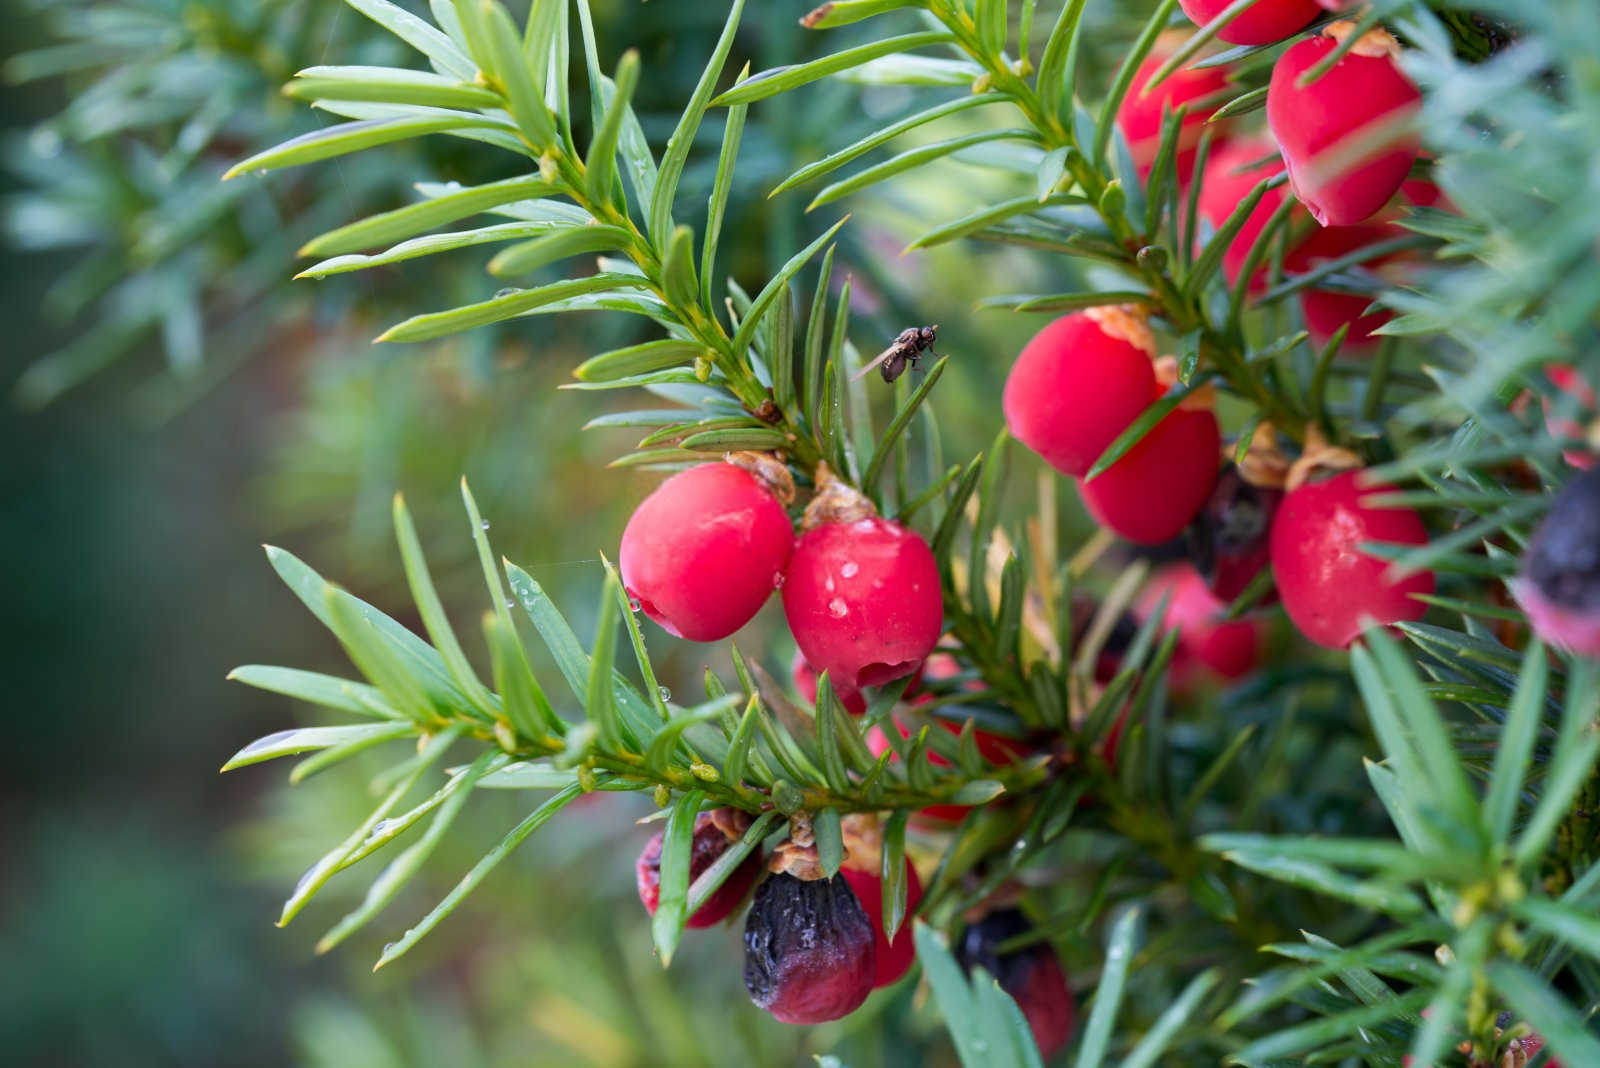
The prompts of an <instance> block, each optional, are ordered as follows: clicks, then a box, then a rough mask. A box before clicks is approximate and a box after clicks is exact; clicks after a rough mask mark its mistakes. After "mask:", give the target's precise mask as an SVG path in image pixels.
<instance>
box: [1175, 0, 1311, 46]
mask: <svg viewBox="0 0 1600 1068" xmlns="http://www.w3.org/2000/svg"><path fill="white" fill-rule="evenodd" d="M1229 3H1230V0H1178V6H1179V7H1181V8H1183V13H1184V14H1185V15H1188V16H1189V18H1190V19H1191V20H1193V22H1194V24H1195V25H1196V26H1204V25H1205V24H1206V23H1208V22H1210V21H1211V20H1212V19H1214V18H1216V17H1217V16H1218V15H1220V14H1222V12H1223V11H1224V10H1226V9H1227V7H1228V4H1229ZM1320 13H1321V12H1320V9H1319V8H1318V6H1317V3H1316V0H1256V2H1255V3H1254V4H1251V5H1250V6H1249V7H1248V8H1246V9H1245V10H1244V13H1243V14H1241V15H1238V16H1236V17H1235V18H1234V20H1233V21H1232V22H1230V23H1228V25H1226V26H1224V27H1223V28H1222V32H1220V33H1218V34H1217V37H1219V38H1220V39H1222V40H1224V41H1227V42H1228V43H1229V44H1241V45H1264V44H1272V43H1274V42H1276V41H1281V40H1283V39H1284V38H1285V37H1288V36H1290V35H1291V34H1294V33H1298V32H1299V31H1301V30H1303V29H1305V28H1306V26H1308V25H1309V24H1310V23H1311V20H1312V19H1314V18H1316V17H1317V15H1318V14H1320Z"/></svg>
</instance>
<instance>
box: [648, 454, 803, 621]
mask: <svg viewBox="0 0 1600 1068" xmlns="http://www.w3.org/2000/svg"><path fill="white" fill-rule="evenodd" d="M793 549H794V528H793V527H792V526H791V525H790V522H789V516H788V515H787V514H786V513H785V512H784V510H783V505H782V504H780V503H779V502H778V498H777V497H776V496H775V495H774V494H773V492H772V491H771V490H770V489H768V487H767V486H766V484H765V483H763V482H762V481H761V480H760V479H758V478H757V477H756V476H755V475H752V474H751V473H750V472H748V471H746V470H744V469H743V468H740V467H735V466H734V465H733V464H730V463H713V464H701V465H700V466H699V467H691V468H690V469H689V470H687V471H680V472H679V473H678V474H676V475H673V476H672V477H671V478H669V479H667V480H666V481H665V482H663V483H662V484H661V485H660V486H658V487H657V488H656V491H655V492H654V493H652V494H650V496H648V497H646V498H645V499H644V501H643V502H642V503H641V504H640V505H639V507H638V508H637V509H635V510H634V513H633V517H632V518H630V519H629V520H628V526H627V528H626V529H625V530H624V531H623V532H622V551H621V553H620V556H619V560H618V566H619V567H620V568H621V570H622V584H623V586H624V588H626V589H627V591H628V596H630V597H632V598H633V599H634V600H636V601H638V602H639V607H640V610H641V611H643V612H644V614H645V615H647V616H649V617H650V618H651V619H653V620H655V621H656V622H657V623H659V624H661V626H662V628H663V629H665V630H666V631H667V632H668V633H669V634H672V635H675V636H677V637H680V638H688V639H689V640H690V641H697V642H711V641H719V640H721V639H722V638H726V637H727V636H728V635H730V634H732V633H733V632H734V631H736V630H738V629H739V628H740V627H742V626H744V625H745V624H746V623H748V622H750V617H752V616H754V615H755V614H756V612H757V611H759V610H760V608H761V606H762V604H764V603H765V602H766V600H767V598H768V597H769V596H771V594H772V591H773V590H774V589H775V588H776V587H777V584H778V581H779V580H780V579H781V576H782V575H783V570H784V568H785V567H786V566H787V565H788V563H789V555H790V553H791V551H792V550H793Z"/></svg>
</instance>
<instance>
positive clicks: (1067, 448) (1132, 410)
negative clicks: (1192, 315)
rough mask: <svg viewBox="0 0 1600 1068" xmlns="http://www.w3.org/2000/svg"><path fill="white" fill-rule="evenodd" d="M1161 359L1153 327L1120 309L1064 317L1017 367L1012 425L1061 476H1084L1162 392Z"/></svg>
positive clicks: (1008, 398)
mask: <svg viewBox="0 0 1600 1068" xmlns="http://www.w3.org/2000/svg"><path fill="white" fill-rule="evenodd" d="M1154 356H1155V340H1154V338H1153V337H1152V336H1151V335H1150V331H1149V329H1148V328H1147V327H1146V326H1145V325H1144V323H1143V321H1142V320H1141V319H1139V318H1137V317H1136V316H1134V315H1132V314H1130V313H1128V312H1126V311H1122V310H1121V309H1116V308H1096V309H1091V310H1090V311H1086V312H1077V313H1075V314H1073V315H1068V316H1065V317H1063V318H1061V319H1057V320H1056V321H1055V322H1053V323H1051V324H1050V325H1049V326H1046V327H1045V328H1044V329H1043V330H1041V331H1039V332H1038V333H1037V334H1035V335H1034V336H1033V339H1032V340H1031V341H1029V342H1028V343H1027V344H1026V345H1024V346H1023V348H1022V353H1021V355H1019V356H1018V357H1017V362H1016V363H1015V364H1013V365H1012V367H1011V374H1010V375H1009V376H1008V377H1007V378H1006V388H1005V394H1004V397H1003V399H1002V405H1003V407H1004V409H1005V414H1006V425H1007V426H1008V427H1010V428H1011V434H1012V436H1013V437H1015V438H1016V439H1017V440H1018V441H1020V442H1022V443H1023V444H1024V445H1026V446H1027V447H1028V448H1030V449H1032V450H1033V451H1034V452H1036V453H1038V454H1039V455H1040V456H1041V457H1043V458H1044V460H1045V462H1046V463H1048V464H1049V465H1050V466H1051V467H1054V468H1055V469H1056V470H1057V471H1060V472H1061V473H1062V474H1064V475H1072V476H1079V475H1082V474H1083V473H1084V472H1085V471H1087V470H1089V468H1091V467H1093V466H1094V462H1095V461H1096V460H1097V459H1099V458H1100V454H1101V453H1102V452H1104V451H1105V450H1106V446H1107V445H1110V444H1111V443H1112V442H1113V441H1114V440H1116V437H1117V435H1118V434H1120V433H1122V432H1123V431H1124V430H1126V429H1127V428H1128V424H1129V423H1131V422H1133V421H1134V420H1135V419H1137V418H1138V416H1139V413H1140V412H1142V411H1144V409H1145V407H1146V406H1148V405H1149V403H1150V401H1151V399H1152V398H1153V397H1154V396H1155V395H1156V377H1155V371H1154V369H1153V366H1152V363H1151V360H1152V359H1153V357H1154Z"/></svg>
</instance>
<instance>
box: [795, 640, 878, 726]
mask: <svg viewBox="0 0 1600 1068" xmlns="http://www.w3.org/2000/svg"><path fill="white" fill-rule="evenodd" d="M789 671H790V674H791V676H792V677H793V679H794V688H795V691H796V692H797V693H799V694H800V696H801V697H804V698H805V699H806V700H807V701H809V702H811V703H812V704H813V705H814V704H816V703H817V669H816V668H814V667H812V666H811V665H810V664H808V663H806V658H805V657H804V656H802V655H801V654H800V652H799V650H796V651H795V654H794V662H793V663H792V664H791V665H790V667H789ZM829 681H830V682H832V679H831V678H830V679H829ZM833 696H834V697H836V698H837V699H838V701H839V703H840V704H841V705H843V706H844V710H845V711H846V712H848V713H850V714H851V715H852V716H864V715H866V714H867V699H866V697H864V696H863V695H862V694H861V692H860V691H859V690H846V689H843V688H841V687H839V686H837V685H836V686H834V687H833Z"/></svg>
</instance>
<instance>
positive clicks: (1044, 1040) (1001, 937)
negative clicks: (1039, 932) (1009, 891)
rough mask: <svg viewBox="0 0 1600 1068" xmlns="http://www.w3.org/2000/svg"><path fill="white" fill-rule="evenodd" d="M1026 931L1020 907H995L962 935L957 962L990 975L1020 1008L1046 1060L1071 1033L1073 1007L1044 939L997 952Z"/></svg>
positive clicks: (1064, 974)
mask: <svg viewBox="0 0 1600 1068" xmlns="http://www.w3.org/2000/svg"><path fill="white" fill-rule="evenodd" d="M1031 929H1032V925H1031V924H1030V923H1028V919H1027V917H1025V916H1024V915H1023V914H1022V912H1021V911H1020V910H1018V909H996V910H994V911H993V912H991V913H989V914H988V915H987V916H985V917H984V918H983V919H981V920H979V921H978V922H977V923H974V924H971V925H969V926H968V927H967V929H966V931H965V932H963V933H962V936H961V941H960V942H958V943H957V945H956V960H958V961H960V962H961V966H962V967H963V968H965V969H967V970H968V971H971V970H972V968H973V967H974V966H976V967H979V968H982V969H983V970H984V971H986V972H988V973H989V974H990V975H992V976H994V978H995V980H996V981H997V982H998V983H999V984H1000V989H1002V990H1004V991H1005V992H1006V993H1007V994H1010V995H1011V998H1012V1000H1014V1001H1015V1002H1016V1003H1017V1007H1018V1008H1020V1009H1021V1010H1022V1015H1023V1016H1024V1017H1026V1018H1027V1021H1028V1027H1029V1029H1030V1030H1032V1031H1033V1040H1034V1042H1035V1044H1037V1045H1038V1047H1039V1053H1040V1054H1041V1055H1042V1056H1043V1057H1044V1058H1045V1059H1046V1060H1048V1059H1049V1058H1050V1057H1051V1055H1052V1054H1054V1053H1055V1052H1056V1051H1057V1050H1059V1049H1061V1048H1062V1047H1063V1046H1065V1045H1066V1044H1067V1040H1068V1039H1070V1038H1071V1037H1072V1026H1073V1022H1074V1020H1075V1018H1076V1015H1077V1010H1076V1007H1075V1006H1074V1004H1073V1001H1072V991H1071V990H1070V989H1069V988H1068V987H1067V977H1066V973H1064V972H1063V971H1062V970H1061V962H1060V961H1059V960H1058V959H1056V954H1055V951H1054V950H1052V949H1051V948H1050V944H1049V943H1048V942H1035V943H1033V944H1031V945H1027V946H1023V947H1022V948H1021V949H1015V950H1012V951H1011V952H1009V953H1001V952H1000V951H999V946H1000V945H1001V944H1002V943H1004V942H1007V941H1009V940H1011V939H1013V938H1016V937H1017V936H1018V935H1022V934H1026V933H1027V932H1028V931H1029V930H1031Z"/></svg>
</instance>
